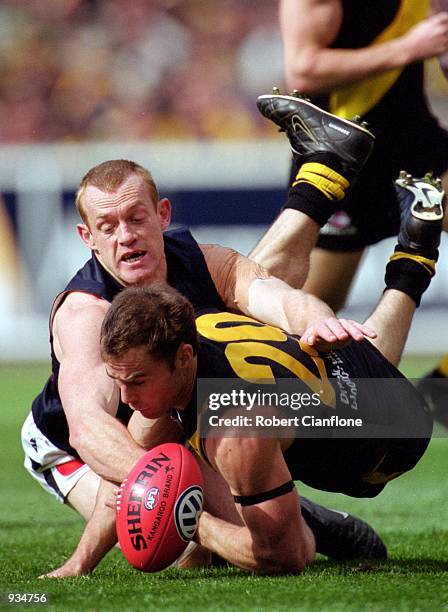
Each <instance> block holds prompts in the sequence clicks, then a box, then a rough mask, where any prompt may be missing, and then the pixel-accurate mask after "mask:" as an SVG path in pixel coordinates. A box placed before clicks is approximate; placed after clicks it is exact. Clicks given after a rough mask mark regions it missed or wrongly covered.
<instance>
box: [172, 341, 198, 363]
mask: <svg viewBox="0 0 448 612" xmlns="http://www.w3.org/2000/svg"><path fill="white" fill-rule="evenodd" d="M193 359H194V351H193V347H192V346H191V344H187V343H186V342H182V344H181V345H180V346H179V348H178V349H177V353H176V359H175V367H176V368H180V369H183V368H187V367H189V365H190V364H191V362H192V361H193Z"/></svg>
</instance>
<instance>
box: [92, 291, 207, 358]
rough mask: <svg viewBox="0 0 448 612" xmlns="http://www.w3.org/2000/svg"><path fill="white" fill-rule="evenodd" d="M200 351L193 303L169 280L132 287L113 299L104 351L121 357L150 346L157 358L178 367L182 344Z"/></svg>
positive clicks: (104, 330)
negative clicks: (128, 352)
mask: <svg viewBox="0 0 448 612" xmlns="http://www.w3.org/2000/svg"><path fill="white" fill-rule="evenodd" d="M183 342H185V343H186V344H191V346H192V347H193V351H194V353H196V351H197V344H198V339H197V331H196V322H195V317H194V310H193V306H192V305H191V303H190V302H189V301H188V300H187V298H185V297H184V296H183V295H181V294H180V293H179V292H178V291H176V290H175V289H173V288H172V287H170V286H169V285H167V284H166V283H153V284H151V285H146V286H143V287H128V288H127V289H124V290H123V291H122V292H121V293H119V294H118V295H117V296H116V297H115V298H114V300H113V302H112V305H111V307H110V308H109V310H108V312H107V314H106V317H105V319H104V321H103V325H102V328H101V355H102V357H103V359H104V361H106V360H107V358H109V357H121V356H122V355H124V354H125V353H126V352H127V351H128V350H129V349H131V348H136V347H139V346H146V347H147V349H148V353H149V354H150V355H151V357H154V358H155V359H159V360H164V361H167V362H168V363H169V365H170V367H171V368H174V362H175V357H176V353H177V349H178V348H179V346H180V345H181V344H182V343H183Z"/></svg>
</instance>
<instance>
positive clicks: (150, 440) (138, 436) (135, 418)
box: [128, 411, 183, 450]
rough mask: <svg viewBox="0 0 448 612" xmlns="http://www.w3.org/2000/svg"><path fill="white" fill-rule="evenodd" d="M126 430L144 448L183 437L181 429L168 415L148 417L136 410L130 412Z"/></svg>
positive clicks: (179, 439) (178, 440)
mask: <svg viewBox="0 0 448 612" xmlns="http://www.w3.org/2000/svg"><path fill="white" fill-rule="evenodd" d="M128 431H129V433H130V434H131V436H132V437H133V439H134V440H135V441H136V442H137V443H138V444H139V445H140V446H141V447H143V448H144V449H145V450H150V449H151V448H154V446H158V445H159V444H164V443H165V442H180V441H181V440H182V437H183V432H182V429H181V428H180V426H179V425H178V424H177V423H176V422H175V421H173V419H172V418H171V417H170V416H169V415H164V416H161V417H159V418H158V419H148V418H146V417H144V416H143V415H142V413H141V412H138V411H135V412H134V413H133V414H132V416H131V418H130V421H129V423H128Z"/></svg>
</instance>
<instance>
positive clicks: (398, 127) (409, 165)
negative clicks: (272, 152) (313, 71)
mask: <svg viewBox="0 0 448 612" xmlns="http://www.w3.org/2000/svg"><path fill="white" fill-rule="evenodd" d="M341 4H342V9H343V18H342V24H341V28H340V30H339V33H338V35H337V37H336V40H335V41H334V42H333V44H332V45H331V46H332V48H337V49H360V48H369V47H374V46H376V45H379V44H381V43H386V42H388V41H391V40H394V39H397V38H399V37H401V36H403V35H404V34H406V33H407V32H408V31H409V30H410V29H411V28H412V27H413V26H415V25H416V24H417V23H418V22H420V21H421V20H422V19H424V18H425V17H426V16H427V15H428V7H429V0H341ZM313 101H314V102H315V103H316V104H317V105H318V106H321V107H322V108H325V109H326V110H329V111H330V112H332V113H334V114H336V115H338V116H339V117H344V118H346V119H352V118H353V117H354V116H355V115H359V116H360V117H362V119H363V120H365V121H367V123H368V125H369V129H370V130H371V131H372V132H373V134H375V138H376V139H375V146H374V149H373V152H372V155H371V156H370V158H369V159H368V161H367V163H366V165H365V166H364V168H363V169H362V171H361V173H360V174H359V176H358V178H357V181H356V183H355V184H354V185H353V188H352V189H351V191H350V193H349V194H348V196H347V197H346V199H345V201H344V210H345V211H346V212H347V214H348V216H349V218H350V220H351V224H349V223H348V221H343V220H342V219H341V218H339V217H338V220H336V219H335V221H334V223H332V222H330V224H329V225H328V226H326V227H325V228H324V230H323V232H322V233H321V236H320V238H319V246H322V247H324V248H328V249H330V250H343V251H346V250H355V249H358V248H362V247H363V246H366V245H369V244H375V243H376V242H378V241H379V240H382V239H383V238H386V237H388V236H393V235H396V234H397V233H398V228H399V224H400V215H399V209H398V206H397V202H396V196H395V191H394V187H393V181H394V180H395V179H396V178H397V177H398V173H399V172H400V170H403V169H405V170H406V171H407V172H410V173H411V174H412V175H413V176H423V175H424V174H425V173H426V172H428V171H430V170H431V171H433V172H434V173H435V175H436V176H440V175H441V174H442V173H443V172H444V171H445V170H446V169H447V168H448V133H447V131H446V130H445V129H443V127H442V126H441V125H439V122H438V121H437V119H436V118H435V117H434V116H433V114H432V112H431V110H430V107H429V105H428V102H427V99H426V94H425V88H424V64H423V62H413V63H411V64H408V65H407V66H402V67H399V68H395V69H391V70H386V71H383V72H381V73H379V74H376V75H372V76H369V77H366V78H364V79H359V80H357V81H355V82H353V83H350V84H348V85H345V86H342V87H339V88H337V89H334V90H333V91H331V92H329V93H328V94H327V95H322V96H316V97H314V98H313ZM292 172H293V174H292V176H295V174H296V168H295V166H294V168H293V169H292ZM341 224H342V225H341Z"/></svg>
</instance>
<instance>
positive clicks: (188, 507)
mask: <svg viewBox="0 0 448 612" xmlns="http://www.w3.org/2000/svg"><path fill="white" fill-rule="evenodd" d="M203 502H204V495H203V493H202V489H201V487H198V486H193V487H188V489H185V491H184V492H183V493H182V495H181V496H180V497H179V499H178V500H177V502H176V507H175V508H174V520H175V521H176V528H177V532H178V534H179V535H180V537H181V538H182V539H183V540H185V541H186V542H188V541H189V540H191V538H192V537H193V536H194V534H195V533H196V529H197V528H198V521H199V517H200V515H201V512H202V504H203Z"/></svg>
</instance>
